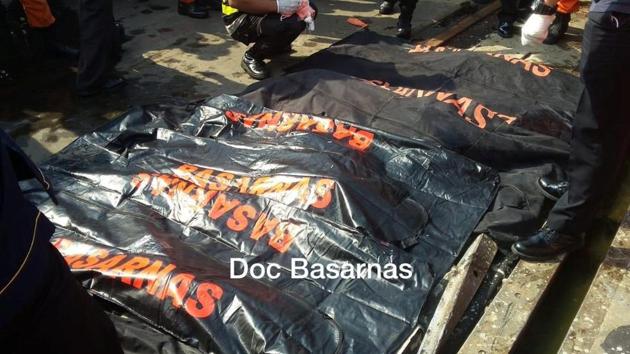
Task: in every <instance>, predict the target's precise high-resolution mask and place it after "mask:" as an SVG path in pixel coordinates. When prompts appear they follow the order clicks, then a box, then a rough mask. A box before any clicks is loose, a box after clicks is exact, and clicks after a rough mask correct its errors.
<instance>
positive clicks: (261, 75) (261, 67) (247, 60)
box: [241, 51, 269, 80]
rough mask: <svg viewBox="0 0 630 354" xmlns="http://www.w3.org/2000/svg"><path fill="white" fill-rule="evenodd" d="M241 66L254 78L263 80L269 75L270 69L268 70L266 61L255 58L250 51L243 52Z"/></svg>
mask: <svg viewBox="0 0 630 354" xmlns="http://www.w3.org/2000/svg"><path fill="white" fill-rule="evenodd" d="M241 67H242V68H243V70H245V72H246V73H248V74H249V76H251V77H252V79H256V80H263V79H266V78H268V77H269V70H267V65H265V62H264V61H263V60H262V59H256V58H254V57H253V56H252V55H251V54H250V53H249V51H247V52H245V54H243V60H242V61H241Z"/></svg>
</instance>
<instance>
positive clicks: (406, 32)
mask: <svg viewBox="0 0 630 354" xmlns="http://www.w3.org/2000/svg"><path fill="white" fill-rule="evenodd" d="M396 27H397V28H396V37H398V38H402V39H411V23H404V22H400V21H398V25H397V26H396Z"/></svg>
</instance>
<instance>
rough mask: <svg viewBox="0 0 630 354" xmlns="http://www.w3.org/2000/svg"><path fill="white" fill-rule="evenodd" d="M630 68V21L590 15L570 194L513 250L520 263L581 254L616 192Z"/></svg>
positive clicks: (627, 127)
mask: <svg viewBox="0 0 630 354" xmlns="http://www.w3.org/2000/svg"><path fill="white" fill-rule="evenodd" d="M628 63H630V15H627V14H615V13H591V14H589V20H588V23H587V24H586V27H585V29H584V38H583V44H582V61H581V72H582V80H583V82H584V85H585V89H584V92H583V94H582V98H581V100H580V104H579V107H578V112H577V114H576V116H575V118H574V121H573V129H572V132H573V135H572V138H571V152H570V157H569V163H568V167H567V177H568V181H569V186H568V191H567V192H566V193H565V194H564V195H562V197H561V198H560V199H559V200H558V202H557V203H556V205H555V206H554V207H553V209H552V210H551V213H550V214H549V217H548V219H547V224H546V226H545V228H543V229H542V230H540V231H539V232H538V233H537V234H535V235H533V236H532V237H530V238H529V239H527V240H525V241H521V242H517V243H516V244H514V246H513V247H512V250H513V251H514V252H515V253H517V254H519V255H520V256H521V257H523V258H528V259H532V260H546V259H551V258H554V257H555V256H557V255H559V254H562V253H566V252H570V251H572V250H574V249H576V248H579V247H580V246H581V245H582V244H583V235H584V233H585V232H586V231H587V230H588V228H589V227H590V226H591V224H592V221H593V219H594V216H595V213H596V211H597V207H598V206H600V203H601V202H602V201H603V197H604V196H605V195H606V193H607V192H609V191H611V190H612V188H614V186H615V184H616V182H617V181H616V179H617V178H618V177H619V175H620V173H619V172H620V170H621V166H622V164H623V162H624V161H625V159H626V156H627V153H628V149H629V147H630V146H629V143H630V119H628V116H627V113H626V107H625V105H626V100H627V98H628V96H627V92H628V84H629V83H630V70H628Z"/></svg>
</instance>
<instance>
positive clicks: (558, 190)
mask: <svg viewBox="0 0 630 354" xmlns="http://www.w3.org/2000/svg"><path fill="white" fill-rule="evenodd" d="M538 187H539V188H540V191H541V192H542V194H544V195H545V197H547V198H549V199H551V200H558V199H560V197H562V195H563V194H564V193H566V192H567V190H569V182H567V181H559V182H558V181H554V180H552V179H550V178H547V177H540V178H539V179H538Z"/></svg>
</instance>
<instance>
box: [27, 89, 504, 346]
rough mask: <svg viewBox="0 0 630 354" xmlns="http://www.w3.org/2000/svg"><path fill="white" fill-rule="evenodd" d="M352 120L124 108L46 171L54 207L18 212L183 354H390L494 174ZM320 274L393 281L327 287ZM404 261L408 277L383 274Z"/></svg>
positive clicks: (212, 109)
mask: <svg viewBox="0 0 630 354" xmlns="http://www.w3.org/2000/svg"><path fill="white" fill-rule="evenodd" d="M348 120H350V117H346V116H340V117H333V118H328V117H327V116H312V115H305V114H300V113H297V114H295V113H284V112H277V111H270V110H266V109H263V108H261V107H259V106H255V105H253V104H252V103H250V102H248V101H245V100H242V99H238V98H235V97H231V96H221V97H218V98H215V99H211V100H208V101H205V102H203V103H201V104H199V105H198V106H197V107H196V108H195V110H194V111H193V112H191V113H190V114H187V113H186V111H185V110H182V109H180V108H178V107H175V108H169V107H146V108H137V109H133V110H131V111H129V112H128V113H127V114H125V115H124V116H122V117H121V118H119V119H117V120H116V121H114V122H113V123H111V124H109V125H107V126H105V127H103V128H101V129H98V130H97V131H95V132H94V133H92V134H88V135H85V136H83V137H81V138H79V139H77V140H76V141H75V142H74V143H72V144H71V145H70V146H68V147H67V148H66V149H64V150H63V151H62V152H61V153H59V154H57V155H55V156H54V157H53V158H52V159H51V160H50V161H49V162H48V163H47V164H46V165H45V166H44V167H43V171H44V173H46V174H47V175H48V176H49V177H50V178H51V179H52V181H53V183H54V184H55V187H56V190H57V191H58V192H57V193H58V195H57V198H58V200H59V202H60V203H59V205H57V206H55V205H53V204H52V203H50V202H49V201H48V200H47V199H46V198H45V195H44V194H42V193H38V192H32V193H31V195H30V197H31V199H32V200H34V201H36V202H37V203H38V204H39V207H40V208H41V209H42V211H43V212H44V213H45V214H46V216H47V217H49V218H50V220H51V221H53V222H54V223H55V224H56V225H57V232H56V235H55V238H54V241H53V242H54V244H55V245H56V246H57V247H58V248H59V249H60V251H61V252H62V254H63V255H64V256H65V258H66V260H67V261H68V263H69V264H70V266H71V268H72V269H73V271H74V272H76V274H77V276H78V277H79V279H81V280H82V281H83V283H84V285H85V286H86V287H87V288H88V289H89V291H90V292H91V293H93V294H95V295H97V296H99V297H100V298H102V299H104V300H105V301H107V302H110V303H112V304H114V305H116V306H117V307H120V308H121V309H122V311H125V312H129V313H130V314H132V315H133V316H134V318H139V319H141V320H142V321H143V322H144V323H146V324H148V325H150V326H152V327H154V328H156V329H158V330H160V331H162V332H166V333H169V334H171V335H173V336H174V337H175V338H177V339H179V340H181V341H182V342H184V343H186V344H187V345H188V346H190V347H194V348H198V349H200V350H202V351H219V352H225V353H235V352H252V353H254V352H256V353H257V352H282V353H295V352H317V353H333V352H349V353H377V352H391V351H394V350H396V349H397V348H399V347H400V345H401V344H402V343H403V342H404V340H405V339H406V338H407V337H408V336H409V335H410V334H411V331H412V330H413V328H414V327H415V326H416V325H417V323H418V317H419V314H420V311H421V309H422V306H423V304H424V302H425V300H426V299H427V296H428V294H429V292H430V291H431V288H432V287H433V285H434V284H435V282H436V281H439V280H440V279H441V277H442V276H443V275H444V274H445V272H446V271H447V270H448V269H449V268H450V266H451V265H452V263H453V262H454V260H455V259H456V258H457V256H458V255H459V253H460V252H461V251H462V249H463V248H464V246H465V245H466V243H467V241H468V240H469V237H470V235H471V233H472V232H473V230H474V228H475V226H476V225H477V223H478V222H479V220H480V219H481V217H482V216H483V215H484V213H485V212H486V210H487V208H488V207H489V206H490V204H491V202H492V200H493V198H494V196H495V195H496V192H497V186H498V175H497V173H496V172H494V170H492V169H490V168H488V167H485V166H483V165H481V164H479V163H476V162H474V161H472V160H470V159H468V158H466V157H463V156H461V155H459V154H456V153H454V152H451V151H449V150H446V149H444V148H442V147H441V146H440V145H439V144H437V143H436V142H435V141H434V140H432V139H423V138H421V137H416V138H415V139H407V138H403V137H400V136H397V135H392V134H390V133H387V132H384V131H381V130H377V129H374V128H370V127H366V126H362V125H357V124H350V123H348ZM232 259H243V260H244V261H245V262H247V263H248V264H249V265H253V264H262V265H265V266H268V265H269V264H277V265H279V268H280V272H279V276H278V278H276V279H272V278H271V277H270V276H262V277H258V276H256V275H249V276H246V277H244V278H242V279H233V278H232V277H231V276H230V262H231V260H232ZM295 259H304V260H305V262H306V263H307V265H308V267H310V268H311V273H310V274H308V275H307V276H306V277H305V278H299V279H296V278H292V277H290V272H289V269H290V267H291V262H292V261H293V260H295ZM318 264H319V265H322V266H323V267H328V266H330V265H333V266H335V265H336V266H337V267H338V268H342V269H343V266H345V265H353V266H357V265H360V264H372V265H375V266H376V268H381V269H382V270H387V269H390V270H391V272H390V273H389V274H390V275H388V273H387V272H385V271H383V273H382V274H381V276H380V277H378V276H375V275H371V276H366V273H363V274H362V275H361V274H358V273H359V272H357V273H356V274H351V273H349V274H348V276H347V277H343V276H341V277H335V276H332V277H330V276H329V277H326V276H321V272H320V273H316V272H315V271H314V270H313V269H314V268H312V267H314V266H315V265H318ZM403 264H408V265H409V269H410V270H411V271H410V272H409V273H410V276H409V277H402V276H391V274H397V275H400V274H401V272H396V270H400V269H401V267H402V265H403ZM392 268H393V269H394V270H392ZM239 269H240V268H239ZM326 269H328V268H326ZM328 274H330V273H328ZM341 274H342V275H343V274H344V273H343V272H342V273H341ZM114 318H116V319H117V320H116V321H117V323H121V325H124V323H125V320H124V319H122V318H118V317H114ZM134 331H139V332H138V333H140V332H142V333H144V332H147V329H146V328H142V327H141V326H138V325H137V324H136V325H134V326H133V327H132V328H131V329H130V332H129V333H132V335H133V333H135V332H134ZM147 333H148V332H147ZM155 338H156V341H164V337H160V336H157V335H156V336H155ZM147 341H149V342H150V339H147ZM125 342H126V343H133V342H134V341H133V340H131V341H129V340H127V341H125ZM141 342H142V341H141ZM166 342H168V341H166ZM139 343H140V342H139ZM142 345H143V346H144V347H147V348H150V347H155V346H157V344H155V343H153V344H152V343H145V344H142ZM186 348H188V347H186Z"/></svg>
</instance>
